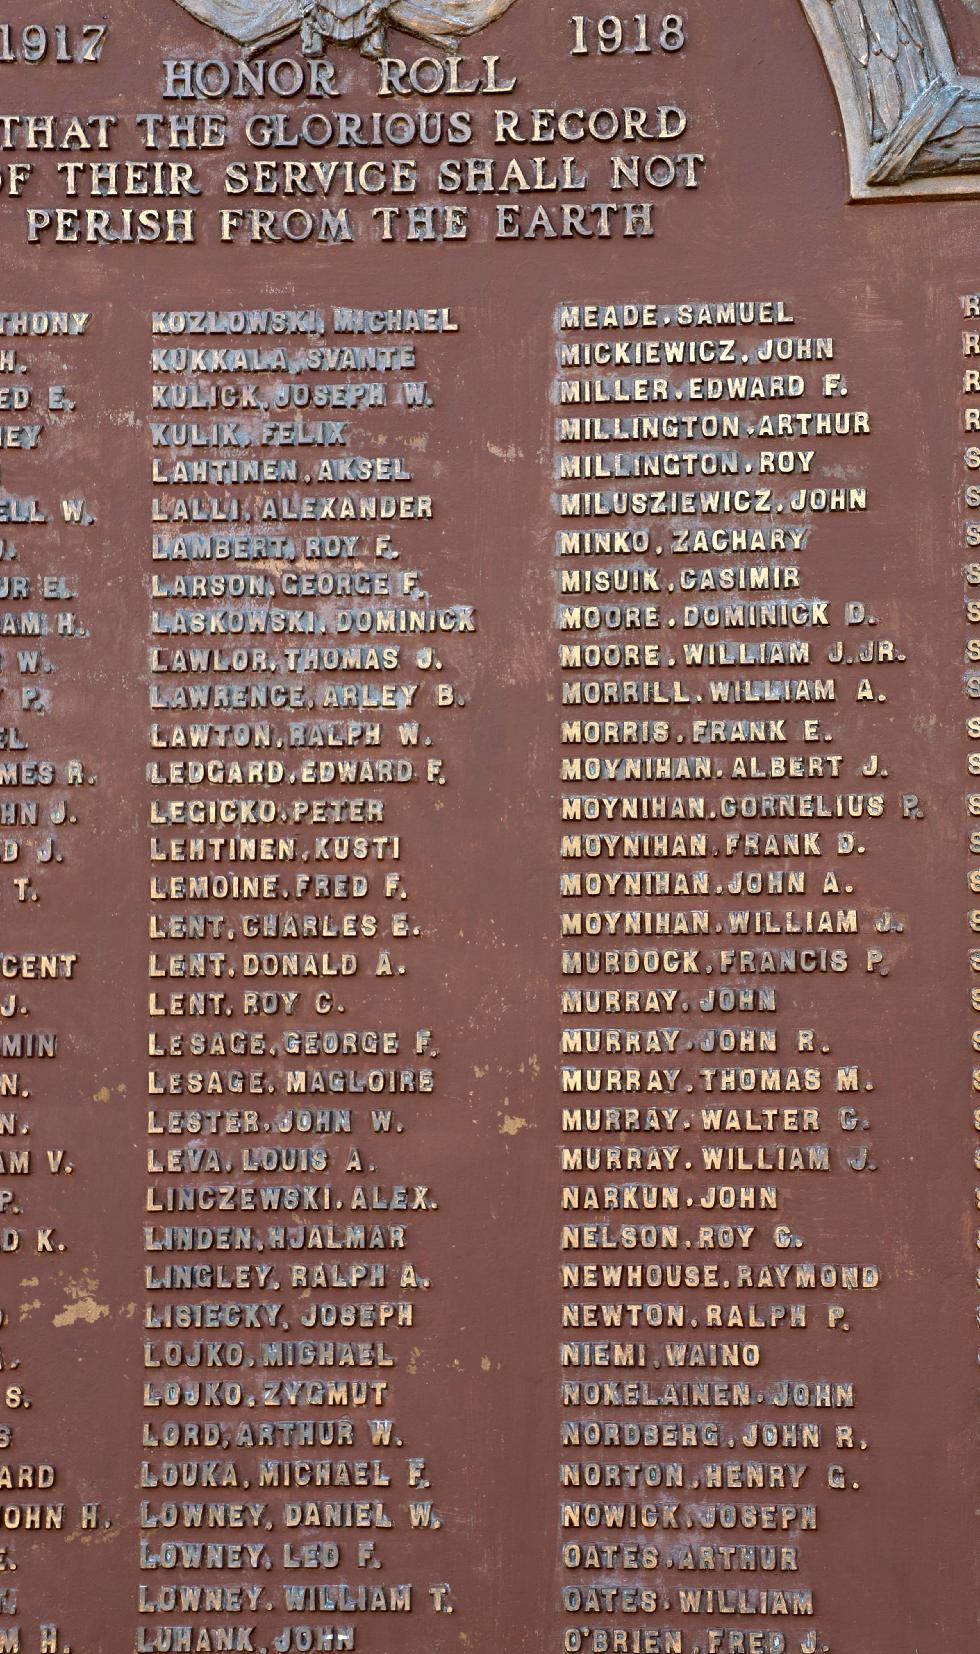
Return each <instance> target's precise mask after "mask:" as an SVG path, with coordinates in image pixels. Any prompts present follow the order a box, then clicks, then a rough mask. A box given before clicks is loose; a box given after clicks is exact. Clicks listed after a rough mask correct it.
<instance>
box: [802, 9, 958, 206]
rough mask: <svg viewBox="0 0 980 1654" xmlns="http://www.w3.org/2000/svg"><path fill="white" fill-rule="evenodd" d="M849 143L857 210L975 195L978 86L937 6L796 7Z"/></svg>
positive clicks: (852, 183)
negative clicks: (896, 200)
mask: <svg viewBox="0 0 980 1654" xmlns="http://www.w3.org/2000/svg"><path fill="white" fill-rule="evenodd" d="M802 4H803V8H804V10H805V11H806V14H807V16H808V18H809V20H810V24H811V27H812V28H813V31H814V33H815V35H816V36H817V39H818V41H819V42H820V45H821V47H822V49H823V54H824V58H825V60H826V63H827V68H828V70H829V71H830V75H831V79H832V80H833V83H834V87H835V90H836V92H837V97H838V101H839V103H840V107H841V113H842V114H843V117H844V125H845V130H846V136H847V145H848V158H849V161H850V170H851V193H852V196H853V197H854V199H855V200H873V199H879V200H880V199H887V198H888V197H889V196H894V195H974V194H980V80H976V79H974V78H972V77H970V76H968V75H963V74H961V73H960V71H959V69H958V67H957V65H956V62H955V59H954V57H953V53H952V50H951V47H950V44H949V37H948V35H947V33H946V28H945V25H944V23H943V19H942V15H941V13H940V10H939V5H938V0H802Z"/></svg>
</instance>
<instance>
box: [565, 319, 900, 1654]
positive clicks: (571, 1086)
mask: <svg viewBox="0 0 980 1654" xmlns="http://www.w3.org/2000/svg"><path fill="white" fill-rule="evenodd" d="M556 326H557V340H558V344H557V366H558V371H559V378H558V381H557V387H556V395H555V402H556V404H557V407H556V457H555V478H556V483H557V484H558V485H559V488H560V492H559V493H558V495H557V496H556V510H557V516H558V523H557V526H556V535H555V555H556V562H555V567H556V571H557V579H556V584H557V611H556V629H557V652H558V657H559V666H560V678H561V701H562V707H561V724H560V773H561V780H562V788H563V790H562V795H561V818H562V819H561V847H560V859H561V872H560V889H561V897H562V906H561V979H562V988H561V1011H562V1019H561V1041H560V1043H561V1100H560V1119H561V1130H562V1139H561V1148H560V1162H561V1170H562V1174H563V1176H562V1183H561V1196H560V1200H561V1214H562V1230H561V1284H562V1289H563V1293H562V1311H561V1322H562V1337H563V1342H562V1344H561V1369H562V1416H561V1444H562V1460H561V1466H560V1481H561V1506H560V1511H561V1516H560V1521H561V1580H562V1604H563V1608H564V1610H565V1625H566V1629H565V1633H564V1639H563V1646H564V1648H565V1649H567V1650H571V1651H572V1654H575V1651H578V1650H586V1649H591V1650H610V1649H614V1648H617V1649H621V1650H627V1649H628V1650H631V1651H633V1650H638V1651H639V1650H642V1651H644V1654H663V1651H669V1654H681V1651H683V1654H714V1651H722V1650H724V1651H734V1650H736V1649H747V1648H750V1647H751V1648H755V1647H758V1648H760V1649H761V1648H766V1649H776V1648H779V1649H784V1648H787V1647H795V1648H799V1649H802V1650H811V1651H812V1650H816V1649H819V1648H820V1647H822V1646H823V1644H822V1643H821V1641H820V1637H821V1634H822V1629H823V1628H824V1622H825V1621H826V1619H827V1617H828V1613H830V1614H831V1617H832V1607H833V1604H832V1600H831V1599H829V1598H828V1595H827V1593H826V1591H825V1590H823V1589H821V1588H820V1587H819V1586H818V1583H817V1582H816V1581H815V1579H814V1574H813V1568H812V1564H811V1560H810V1556H811V1547H810V1544H809V1541H810V1537H811V1536H812V1535H813V1534H815V1533H816V1532H817V1530H818V1529H821V1528H825V1527H828V1526H829V1527H831V1528H832V1523H833V1500H834V1499H838V1498H841V1497H843V1496H845V1494H846V1493H847V1492H854V1491H856V1490H857V1488H858V1486H859V1482H860V1476H859V1475H858V1474H856V1473H855V1466H856V1464H857V1462H858V1458H859V1455H860V1454H861V1453H862V1452H863V1451H865V1450H866V1449H867V1447H868V1445H869V1431H868V1424H869V1420H868V1418H867V1416H866V1413H867V1408H866V1406H865V1407H862V1396H861V1393H860V1391H859V1387H858V1386H857V1385H856V1384H855V1382H854V1379H853V1376H852V1374H851V1372H850V1370H849V1357H848V1348H847V1336H846V1335H847V1334H848V1333H849V1332H850V1331H851V1329H852V1327H859V1326H860V1318H861V1299H862V1296H863V1295H864V1294H866V1293H868V1292H870V1291H874V1290H876V1289H877V1288H878V1287H879V1285H880V1284H881V1279H882V1275H881V1268H880V1262H879V1260H877V1259H875V1258H867V1257H862V1256H858V1257H853V1256H852V1255H851V1254H850V1252H849V1246H848V1214H849V1212H855V1211H856V1207H855V1206H854V1202H855V1200H859V1199H860V1194H859V1185H860V1182H861V1178H862V1176H868V1175H870V1174H871V1173H873V1171H874V1169H875V1166H874V1161H873V1158H872V1155H871V1150H870V1147H869V1144H870V1139H869V1138H868V1137H865V1136H863V1135H862V1133H864V1132H866V1131H867V1129H868V1127H869V1126H870V1124H871V1122H870V1120H869V1118H868V1116H867V1114H866V1113H865V1112H863V1110H862V1103H863V1102H864V1101H865V1099H864V1098H862V1097H861V1096H860V1095H854V1094H855V1093H862V1092H870V1091H872V1090H873V1089H874V1080H873V1078H872V1077H871V1076H870V1075H869V1073H868V1071H867V1070H866V1069H865V1068H863V1067H861V1066H859V1064H858V1061H857V1057H858V1055H859V1053H856V1052H854V1051H853V1050H852V1049H849V1048H848V1049H842V1050H841V1051H839V1052H838V1051H837V1050H836V1049H835V1048H834V1047H835V1040H834V1036H833V1028H834V1025H835V1022H836V1020H837V1019H838V1018H839V1017H840V1016H841V1012H842V1008H843V1006H844V1004H845V1000H844V997H843V994H842V990H843V992H844V993H847V994H848V995H851V994H855V993H858V994H860V993H861V992H864V993H867V992H869V990H870V988H871V987H872V986H873V984H874V982H875V980H876V979H878V978H879V977H882V976H886V975H887V974H888V970H889V960H888V952H889V948H888V933H889V931H890V930H892V929H896V930H897V929H900V928H901V926H900V923H899V921H898V920H896V919H895V918H894V917H893V916H892V915H890V914H881V913H876V912H875V911H874V910H873V909H872V910H871V911H869V910H868V905H867V899H866V898H863V897H862V893H861V887H860V869H861V868H862V867H863V866H864V865H865V864H864V863H863V862H862V861H861V859H860V858H861V857H863V856H864V855H865V854H866V853H868V852H871V853H873V851H874V847H875V837H876V832H877V831H878V830H879V824H880V823H882V822H883V821H884V820H885V819H886V818H887V817H888V816H890V815H891V814H892V813H895V814H897V815H898V816H899V817H901V816H903V815H904V816H906V817H907V818H908V819H915V817H916V813H917V812H916V801H915V800H914V798H912V797H911V796H910V795H899V794H898V793H897V792H896V791H895V788H894V784H893V783H891V782H889V780H888V772H887V770H886V769H885V767H884V765H883V764H882V762H881V759H880V758H879V756H878V754H876V753H875V752H873V751H871V752H870V755H869V750H868V749H869V748H873V747H874V745H875V742H876V740H878V739H879V738H880V735H881V729H880V727H879V725H878V723H877V722H876V719H877V718H878V717H879V716H880V714H879V710H878V709H879V708H880V707H881V706H882V704H883V703H884V702H885V701H886V700H887V699H888V698H889V696H890V695H891V694H892V693H893V690H900V686H901V674H900V673H899V674H898V679H897V680H896V679H895V677H894V676H890V674H895V673H896V672H897V671H898V668H899V667H900V665H901V663H902V661H903V660H904V658H905V657H904V655H903V653H902V648H901V644H900V642H896V641H894V640H890V639H885V638H880V637H878V636H877V635H876V634H872V633H871V632H870V631H865V628H871V627H874V626H875V625H876V624H877V621H876V618H875V616H874V615H873V614H872V613H871V609H870V606H869V605H868V602H867V599H866V597H865V598H862V594H861V593H860V592H852V591H848V592H846V593H845V594H842V595H839V596H837V597H835V598H830V597H828V596H826V595H824V586H823V581H824V579H825V577H826V573H827V569H826V566H824V567H823V569H822V562H821V554H822V553H823V556H824V559H826V558H827V556H828V554H829V553H831V552H832V551H833V549H834V547H835V544H836V542H837V541H838V540H839V539H840V538H841V537H844V536H846V535H847V534H848V533H849V532H851V525H859V524H860V523H861V522H862V521H864V520H865V514H866V513H867V511H868V502H869V494H868V487H867V484H866V481H865V479H864V476H863V466H864V453H865V451H866V447H865V445H866V444H867V441H868V439H869V437H870V435H871V430H872V417H871V414H870V412H869V411H868V410H867V409H866V408H864V407H862V406H861V405H860V390H859V388H857V387H855V386H854V385H851V386H848V383H847V377H846V374H845V371H844V369H845V364H843V363H842V361H841V359H840V349H839V344H838V342H837V341H836V340H834V339H833V338H832V337H828V336H825V337H815V336H810V335H807V334H803V333H802V332H800V331H798V328H797V323H796V322H795V320H794V316H793V314H792V307H791V306H790V305H788V304H787V303H785V302H781V301H779V300H771V299H760V300H758V301H749V302H744V303H717V304H694V303H680V304H667V305H655V304H611V303H610V304H605V305H573V304H569V305H566V306H563V307H562V309H561V310H560V311H559V313H558V315H557V318H556ZM727 364H732V365H731V366H728V365H727ZM842 478H844V479H846V480H843V481H842V480H841V479H842ZM862 636H863V637H864V639H865V641H864V642H860V641H859V640H860V638H861V637H862ZM886 685H887V688H886ZM879 899H880V898H879ZM815 1024H816V1026H815ZM848 1043H850V1042H848ZM829 1188H832V1190H833V1200H834V1208H833V1210H834V1220H833V1232H834V1246H833V1249H832V1250H828V1249H826V1246H825V1243H823V1244H821V1245H820V1246H819V1247H814V1246H811V1245H810V1244H809V1243H808V1241H807V1238H806V1236H807V1225H808V1220H812V1219H814V1218H816V1217H817V1216H818V1214H823V1213H824V1212H825V1211H826V1204H825V1202H826V1191H827V1190H828V1189H829ZM821 1616H822V1617H823V1618H821ZM752 1639H755V1640H752ZM759 1639H761V1640H759Z"/></svg>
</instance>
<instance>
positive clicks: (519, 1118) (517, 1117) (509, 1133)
mask: <svg viewBox="0 0 980 1654" xmlns="http://www.w3.org/2000/svg"><path fill="white" fill-rule="evenodd" d="M529 1125H530V1121H529V1120H525V1119H524V1116H523V1115H522V1114H505V1115H504V1123H503V1125H502V1126H501V1128H500V1135H501V1137H516V1136H517V1134H518V1132H520V1131H526V1130H527V1128H528V1126H529Z"/></svg>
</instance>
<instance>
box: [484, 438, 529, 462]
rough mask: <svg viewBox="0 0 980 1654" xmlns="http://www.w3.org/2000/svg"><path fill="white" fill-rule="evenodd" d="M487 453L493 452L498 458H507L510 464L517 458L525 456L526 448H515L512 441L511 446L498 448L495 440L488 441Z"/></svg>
mask: <svg viewBox="0 0 980 1654" xmlns="http://www.w3.org/2000/svg"><path fill="white" fill-rule="evenodd" d="M487 453H488V454H493V455H494V457H495V458H496V459H505V460H507V461H508V462H509V463H510V464H513V462H514V460H515V459H523V458H524V450H523V449H522V448H515V446H514V444H513V443H511V445H510V447H509V448H498V447H497V445H496V443H495V442H488V443H487Z"/></svg>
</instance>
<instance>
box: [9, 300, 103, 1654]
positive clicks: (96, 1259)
mask: <svg viewBox="0 0 980 1654" xmlns="http://www.w3.org/2000/svg"><path fill="white" fill-rule="evenodd" d="M95 332H96V320H95V318H94V317H93V316H92V315H91V314H90V313H88V312H82V311H76V312H67V311H54V310H36V311H29V310H28V311H5V312H2V313H0V696H2V709H3V710H2V713H0V718H2V723H0V922H2V926H3V942H2V949H0V977H2V984H3V985H2V992H0V1099H2V1102H0V1253H2V1255H3V1260H4V1290H3V1294H2V1297H0V1369H2V1372H0V1528H2V1530H3V1543H2V1544H0V1646H3V1647H5V1648H9V1649H18V1648H32V1649H40V1650H42V1654H43V1651H47V1654H56V1651H58V1650H67V1649H68V1648H69V1646H70V1645H69V1644H68V1643H67V1642H66V1641H65V1640H64V1639H65V1638H66V1637H67V1636H70V1635H71V1634H72V1627H71V1626H70V1625H60V1626H59V1625H58V1624H56V1623H52V1619H53V1614H52V1603H53V1601H55V1600H56V1599H57V1595H58V1593H57V1589H56V1587H55V1581H56V1579H57V1578H58V1577H59V1576H60V1575H61V1573H62V1572H63V1571H64V1570H65V1568H66V1551H65V1547H66V1545H67V1544H68V1542H69V1541H71V1540H73V1539H76V1538H77V1537H78V1535H79V1532H80V1531H82V1530H86V1531H87V1536H88V1537H89V1538H91V1537H92V1533H93V1531H94V1530H96V1529H102V1528H104V1527H105V1528H107V1527H108V1526H109V1520H110V1519H109V1517H108V1516H107V1514H106V1512H105V1510H104V1509H103V1508H102V1507H101V1506H100V1504H99V1502H98V1496H97V1494H95V1493H94V1492H93V1490H92V1488H91V1484H90V1483H89V1480H88V1478H89V1474H90V1467H89V1466H88V1465H87V1463H86V1462H85V1456H84V1454H82V1455H72V1456H71V1459H70V1458H69V1445H70V1443H69V1431H70V1428H71V1423H72V1422H77V1417H78V1415H77V1413H76V1414H75V1416H74V1419H73V1414H72V1407H71V1405H70V1404H69V1405H68V1406H67V1407H66V1404H65V1401H64V1398H63V1396H62V1395H61V1393H60V1384H59V1380H60V1374H61V1371H62V1364H61V1363H62V1360H63V1358H64V1355H65V1354H66V1353H67V1352H66V1343H67V1342H70V1341H73V1340H74V1339H76V1338H77V1325H76V1324H77V1322H78V1321H93V1320H97V1319H100V1318H102V1317H104V1316H105V1315H107V1314H108V1310H107V1309H106V1308H105V1306H104V1305H96V1304H95V1303H94V1301H93V1298H92V1286H93V1284H94V1283H95V1281H96V1277H97V1275H98V1273H99V1271H100V1268H101V1260H100V1256H99V1249H98V1246H97V1245H96V1246H95V1247H94V1248H92V1246H91V1242H92V1230H91V1226H90V1224H88V1225H87V1223H86V1219H87V1217H88V1216H89V1214H88V1213H87V1212H86V1207H85V1202H86V1196H87V1195H88V1194H89V1190H90V1176H91V1174H92V1173H93V1171H97V1165H96V1164H95V1162H97V1159H98V1157H97V1156H91V1155H90V1153H89V1147H88V1145H87V1137H88V1133H87V1130H86V1124H85V1111H84V1108H83V1106H82V1105H83V1104H84V1103H85V1102H88V1101H89V1099H87V1098H82V1097H81V1096H80V1095H79V1082H78V1072H79V1057H78V1050H79V1045H80V1044H82V1045H84V1031H83V1030H84V1028H85V1024H86V1022H87V1020H88V1019H87V1018H86V1017H85V1016H84V1014H83V1012H82V1011H81V1008H80V1006H79V998H80V989H81V993H82V994H84V992H85V971H86V968H87V967H88V965H89V964H90V958H89V953H88V950H87V949H86V948H85V946H84V914H83V912H82V911H81V909H80V908H78V909H76V908H74V907H73V906H72V903H71V901H70V900H69V898H68V892H69V890H70V887H71V880H72V876H73V875H74V877H75V878H76V879H77V878H78V877H79V868H80V866H81V867H84V866H85V865H86V858H87V857H90V856H91V855H92V854H93V846H92V828H93V825H94V819H93V818H94V813H95V812H94V810H93V805H92V800H93V795H92V794H91V793H90V792H89V791H88V789H89V788H91V787H94V786H95V785H96V774H95V771H94V767H93V755H92V745H91V742H90V740H88V739H86V740H84V742H80V741H79V730H78V725H77V721H76V719H75V718H74V716H73V708H72V691H71V688H70V681H71V679H72V676H73V674H74V673H75V672H76V671H77V669H78V660H79V656H80V655H82V656H83V657H84V658H86V659H87V658H88V657H89V652H90V651H91V650H92V649H93V647H97V644H96V643H95V640H93V639H92V638H91V636H90V633H89V629H88V626H87V625H86V621H85V611H86V608H87V600H88V598H89V595H90V591H91V586H90V576H91V563H90V559H91V558H92V556H93V554H94V552H95V550H96V548H97V544H98V542H97V539H96V536H97V534H98V533H99V532H100V531H99V530H97V528H96V526H95V518H94V515H93V514H92V512H91V511H90V509H89V506H88V504H87V502H86V500H85V499H83V498H81V497H78V496H76V495H75V489H76V488H79V487H80V486H84V483H83V482H82V481H81V479H82V477H83V476H84V474H85V473H84V455H83V454H80V453H79V450H78V449H77V448H76V446H75V444H74V442H73V437H74V435H75V429H76V427H77V423H78V419H79V411H80V404H81V405H82V406H84V404H83V402H82V399H81V398H80V396H79V389H78V387H79V383H80V382H84V375H85V369H84V368H83V367H82V361H83V360H84V355H85V351H86V346H87V343H88V340H89V338H90V337H91V336H92V335H93V334H94V333H95ZM66 680H67V682H66ZM82 877H84V873H83V874H82ZM80 1035H81V1038H80ZM73 1174H76V1175H73ZM77 1174H80V1175H77ZM39 1324H41V1325H43V1326H44V1327H45V1328H52V1327H53V1329H54V1339H55V1344H54V1346H53V1353H54V1359H52V1350H51V1348H50V1347H49V1349H48V1350H47V1351H45V1350H44V1348H43V1345H40V1344H39V1343H37V1342H36V1341H35V1338H32V1336H31V1335H32V1332H34V1331H35V1329H36V1328H37V1327H38V1325H39ZM35 1336H36V1335H35ZM29 1341H30V1342H29ZM89 1399H90V1398H88V1397H87V1398H86V1403H83V1404H82V1405H83V1407H84V1406H85V1405H86V1404H87V1402H88V1400H89ZM76 1405H77V1404H76ZM69 1554H70V1553H69Z"/></svg>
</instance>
